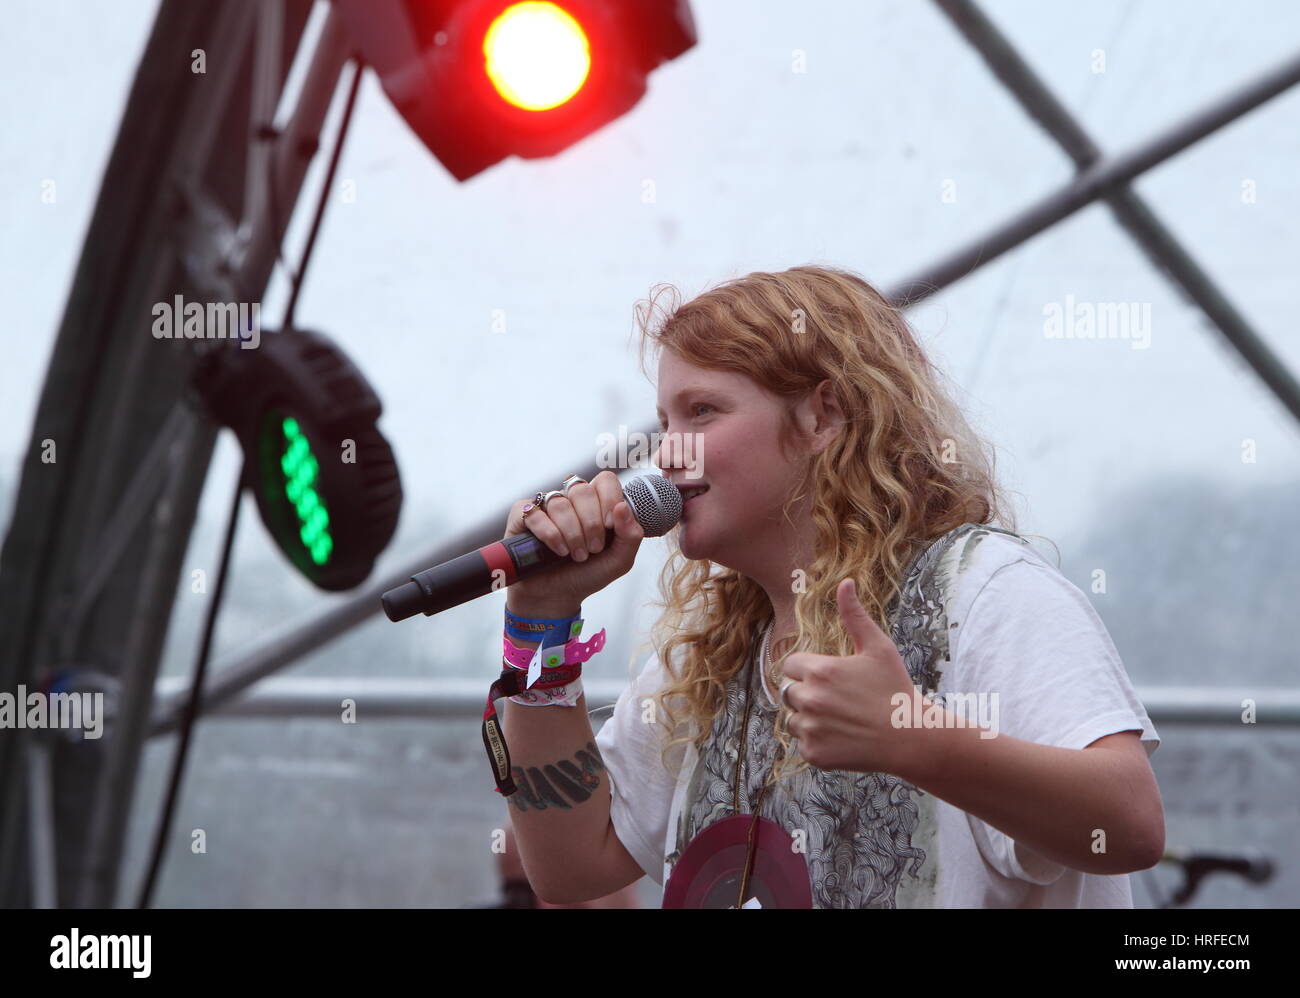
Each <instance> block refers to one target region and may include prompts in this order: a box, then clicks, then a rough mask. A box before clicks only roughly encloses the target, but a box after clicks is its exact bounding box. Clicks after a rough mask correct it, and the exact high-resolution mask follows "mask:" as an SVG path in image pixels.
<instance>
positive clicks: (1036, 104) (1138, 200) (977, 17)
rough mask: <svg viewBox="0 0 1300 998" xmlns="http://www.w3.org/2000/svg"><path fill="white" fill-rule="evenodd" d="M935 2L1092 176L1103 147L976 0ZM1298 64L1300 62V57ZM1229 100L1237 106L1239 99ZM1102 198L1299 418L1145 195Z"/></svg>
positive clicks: (1291, 379)
mask: <svg viewBox="0 0 1300 998" xmlns="http://www.w3.org/2000/svg"><path fill="white" fill-rule="evenodd" d="M935 3H936V4H938V6H939V7H940V9H942V10H943V12H944V13H945V14H947V15H948V17H949V18H950V19H951V20H952V22H953V24H955V25H956V27H957V29H958V30H959V31H960V32H961V33H962V35H963V36H964V37H965V38H966V40H967V41H968V42H970V44H971V46H972V47H973V48H974V49H975V51H977V52H978V53H979V54H980V55H981V56H982V57H983V59H984V61H985V63H987V64H988V67H989V69H991V70H992V71H993V73H994V75H995V76H997V78H998V79H999V80H1001V81H1002V83H1003V84H1005V86H1006V87H1007V89H1008V90H1010V91H1011V92H1012V94H1014V95H1015V97H1016V99H1017V100H1018V101H1019V102H1020V105H1021V107H1023V108H1024V109H1025V112H1026V113H1027V114H1029V116H1030V117H1032V118H1033V119H1034V120H1035V121H1037V122H1038V123H1039V124H1040V125H1042V126H1043V128H1044V129H1045V130H1046V131H1047V133H1048V134H1049V135H1050V136H1051V137H1052V138H1053V139H1055V140H1056V141H1057V142H1058V143H1059V144H1060V146H1061V148H1062V149H1064V150H1065V151H1066V153H1067V154H1068V155H1069V156H1070V158H1071V159H1072V160H1074V164H1075V166H1077V167H1078V168H1079V171H1080V173H1086V172H1087V171H1088V170H1089V169H1091V168H1092V167H1093V166H1094V165H1096V164H1097V163H1098V162H1099V161H1101V160H1102V158H1103V157H1102V151H1101V149H1100V148H1098V147H1097V145H1096V144H1095V143H1094V142H1093V141H1092V139H1091V138H1090V137H1089V136H1088V134H1087V132H1085V131H1084V129H1083V126H1082V125H1080V124H1079V122H1078V121H1077V120H1075V118H1074V116H1073V115H1071V114H1070V112H1069V111H1068V110H1067V109H1066V108H1065V106H1064V105H1063V104H1062V103H1061V102H1060V101H1058V100H1057V99H1056V97H1055V95H1054V94H1052V92H1051V91H1050V90H1048V88H1047V85H1046V84H1045V83H1044V82H1043V81H1042V80H1041V79H1040V78H1039V77H1038V75H1037V74H1035V73H1034V71H1033V69H1032V68H1031V67H1030V66H1029V64H1028V63H1027V62H1025V60H1024V59H1023V58H1021V56H1020V53H1019V52H1017V51H1016V50H1015V48H1014V47H1012V45H1011V43H1010V41H1008V40H1007V38H1006V36H1005V35H1003V34H1002V33H1001V32H1000V31H999V30H998V28H997V26H996V25H995V24H994V23H993V22H992V21H990V20H989V19H988V17H986V16H985V15H984V13H983V12H982V11H981V10H980V9H979V8H978V7H977V6H976V5H975V4H974V3H973V2H972V0H935ZM1296 65H1297V67H1300V62H1297V63H1296ZM1287 78H1288V74H1286V73H1280V74H1278V73H1274V74H1271V75H1270V77H1268V78H1267V79H1269V80H1271V81H1272V83H1271V84H1270V85H1269V86H1265V87H1263V88H1261V89H1260V91H1259V92H1260V93H1265V94H1267V93H1268V92H1269V90H1270V89H1271V86H1272V85H1276V83H1277V82H1278V81H1281V80H1286V79H1287ZM1257 86H1258V84H1257ZM1265 99H1267V98H1265ZM1225 104H1226V105H1228V106H1232V105H1233V102H1232V101H1227V102H1225ZM1242 113H1244V112H1242ZM1103 196H1104V199H1105V201H1106V202H1107V203H1108V204H1109V205H1110V208H1111V210H1112V211H1113V212H1114V214H1115V217H1116V219H1117V220H1118V221H1119V224H1120V225H1121V226H1122V227H1123V228H1124V229H1125V230H1126V231H1127V232H1128V233H1129V234H1130V235H1131V236H1132V237H1133V238H1134V239H1135V240H1136V241H1137V243H1138V245H1139V246H1140V247H1141V248H1142V250H1143V251H1144V252H1145V253H1146V255H1147V258H1148V259H1149V260H1150V261H1151V262H1152V263H1153V264H1154V265H1155V267H1156V269H1157V270H1159V271H1161V272H1163V273H1164V274H1166V275H1167V276H1168V277H1169V278H1170V279H1171V280H1172V281H1173V282H1174V284H1175V285H1176V286H1177V287H1178V288H1179V289H1180V290H1181V291H1182V292H1183V293H1184V294H1185V295H1186V297H1187V298H1188V299H1190V300H1191V301H1192V302H1194V303H1195V304H1196V305H1197V306H1199V307H1200V309H1201V310H1202V311H1203V312H1205V314H1206V315H1208V316H1209V317H1210V319H1211V321H1213V322H1214V324H1215V326H1217V327H1218V329H1219V330H1220V331H1221V332H1222V333H1223V335H1224V337H1225V338H1226V339H1227V341H1228V343H1230V344H1231V345H1232V346H1233V347H1234V348H1235V349H1236V350H1237V352H1238V353H1239V354H1240V355H1241V356H1242V358H1243V359H1245V361H1246V363H1247V364H1249V365H1250V366H1251V367H1252V368H1253V369H1254V371H1255V373H1256V374H1258V375H1259V377H1260V380H1262V381H1263V382H1264V384H1266V385H1267V386H1268V387H1269V388H1270V389H1271V390H1272V391H1273V393H1274V394H1275V395H1276V396H1277V397H1278V398H1279V399H1280V400H1281V401H1282V404H1283V405H1285V406H1286V407H1287V409H1289V410H1290V411H1291V415H1292V416H1294V417H1295V418H1296V419H1297V420H1300V383H1298V382H1297V381H1296V378H1295V376H1294V375H1293V374H1292V373H1291V372H1290V371H1289V370H1288V369H1287V367H1286V365H1285V364H1284V363H1283V362H1282V360H1281V359H1280V358H1279V357H1278V356H1277V354H1276V353H1274V352H1273V351H1272V350H1271V349H1270V348H1269V347H1268V345H1267V344H1266V343H1265V342H1264V340H1263V339H1262V338H1261V337H1260V336H1259V334H1258V333H1256V332H1255V330H1254V329H1252V328H1251V327H1250V324H1249V323H1247V322H1246V319H1245V318H1244V317H1243V316H1242V314H1241V313H1240V312H1239V311H1238V310H1237V309H1236V307H1235V306H1234V305H1233V304H1232V303H1231V302H1230V301H1229V300H1228V297H1227V295H1225V294H1224V293H1223V292H1222V291H1220V290H1219V288H1218V287H1217V286H1216V285H1215V283H1214V281H1213V280H1211V278H1210V276H1209V274H1207V273H1206V272H1205V271H1204V270H1203V269H1202V268H1201V267H1200V266H1199V265H1198V264H1197V263H1196V261H1195V260H1194V259H1193V258H1192V255H1191V254H1190V253H1189V252H1187V251H1186V250H1185V249H1184V248H1183V247H1182V246H1181V245H1180V244H1179V242H1178V240H1177V239H1175V238H1174V235H1173V233H1172V232H1170V231H1169V229H1168V228H1167V227H1166V226H1165V225H1164V224H1163V223H1162V222H1161V221H1160V220H1159V218H1157V217H1156V214H1155V212H1154V211H1152V210H1151V208H1150V207H1149V206H1148V205H1147V203H1146V202H1145V201H1144V200H1143V199H1142V197H1141V196H1140V195H1139V194H1138V193H1137V192H1136V191H1135V190H1133V188H1132V187H1131V186H1130V185H1129V184H1128V183H1127V182H1123V183H1118V184H1116V185H1115V186H1114V187H1112V188H1110V189H1109V190H1106V191H1104V192H1103Z"/></svg>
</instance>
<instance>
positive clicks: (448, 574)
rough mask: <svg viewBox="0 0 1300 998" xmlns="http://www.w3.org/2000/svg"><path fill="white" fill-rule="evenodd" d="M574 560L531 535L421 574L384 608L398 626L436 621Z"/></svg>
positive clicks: (610, 538) (608, 537)
mask: <svg viewBox="0 0 1300 998" xmlns="http://www.w3.org/2000/svg"><path fill="white" fill-rule="evenodd" d="M614 537H615V531H614V528H613V527H606V528H605V547H606V548H608V547H609V546H610V545H611V544H613V543H614ZM568 560H570V556H569V555H559V554H556V553H555V552H554V551H552V550H551V549H550V548H549V547H547V546H546V545H545V544H544V543H542V541H540V540H538V539H537V537H536V536H534V535H533V533H532V532H531V531H528V530H525V531H524V532H523V533H519V534H512V535H510V536H509V537H503V538H502V539H501V540H499V541H493V542H492V543H491V544H488V545H485V546H484V547H481V548H479V549H478V550H476V551H470V552H468V553H467V554H463V555H461V556H460V557H458V558H453V559H452V560H451V561H445V562H443V563H442V564H441V565H435V566H434V567H433V568H427V569H425V570H424V571H423V572H418V573H417V574H415V575H412V576H411V581H410V582H407V583H405V584H404V585H400V586H398V587H397V588H396V589H390V590H389V591H388V592H386V593H384V595H383V598H382V600H381V602H382V603H383V605H384V613H386V614H387V615H388V619H389V620H392V621H398V620H405V619H406V618H407V617H413V616H415V615H416V614H417V613H423V614H424V615H425V616H426V617H432V616H433V615H434V614H435V613H441V612H442V611H443V610H449V609H451V607H453V606H460V605H461V604H462V603H468V602H469V601H470V600H472V599H478V598H479V597H480V596H486V595H487V594H488V593H490V592H492V591H493V590H494V589H503V588H505V587H507V586H509V585H512V584H513V583H515V582H516V581H518V580H519V579H525V578H527V577H528V576H530V575H534V574H536V573H537V572H540V571H542V570H544V569H546V568H549V567H550V566H551V565H554V564H555V563H557V562H561V561H568Z"/></svg>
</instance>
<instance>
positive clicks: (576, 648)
mask: <svg viewBox="0 0 1300 998" xmlns="http://www.w3.org/2000/svg"><path fill="white" fill-rule="evenodd" d="M502 641H503V642H504V645H505V656H504V657H505V662H506V664H507V665H509V666H510V667H511V668H514V669H520V670H525V669H527V668H528V666H529V664H530V663H531V662H532V661H533V655H534V654H536V649H534V648H520V647H519V646H518V645H516V644H515V643H514V642H513V641H511V640H510V639H509V638H508V637H503V638H502ZM604 647H605V629H604V628H603V627H602V628H601V629H600V631H599V633H597V634H596V636H595V637H593V638H592V639H591V640H590V641H579V640H578V639H577V638H574V639H572V640H571V641H569V642H568V643H567V644H563V645H551V646H550V647H549V648H544V649H543V650H542V668H543V669H555V668H559V667H560V666H562V665H580V664H582V663H583V662H585V661H587V659H589V658H591V656H592V655H594V654H596V652H598V651H600V650H601V649H602V648H604Z"/></svg>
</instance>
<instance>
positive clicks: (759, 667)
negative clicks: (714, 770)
mask: <svg viewBox="0 0 1300 998" xmlns="http://www.w3.org/2000/svg"><path fill="white" fill-rule="evenodd" d="M775 628H776V620H775V619H773V621H772V623H770V624H769V625H768V626H767V630H766V631H765V632H764V633H763V640H762V643H761V644H760V645H759V650H758V654H756V655H754V654H751V655H750V657H749V671H748V672H747V673H746V676H745V719H744V720H743V721H742V722H741V727H740V745H739V748H738V749H737V751H736V784H735V789H734V790H733V792H732V797H731V809H732V816H733V817H735V816H738V815H739V814H740V764H741V762H742V761H744V759H745V744H746V742H747V741H748V740H749V712H750V708H751V707H752V706H753V703H754V672H755V671H758V672H759V673H760V675H761V676H763V677H766V676H767V663H768V646H769V645H770V643H771V639H772V632H773V630H775ZM776 762H777V760H776V759H773V760H772V769H775V768H776ZM771 775H772V773H771V770H769V771H768V776H769V777H770V776H771ZM768 782H769V781H766V780H765V781H764V782H763V787H762V789H760V790H759V792H758V800H757V801H756V802H755V803H754V810H753V815H754V817H753V820H752V821H751V822H750V823H749V837H748V839H747V840H746V848H745V870H744V872H743V873H742V874H741V877H740V893H739V895H738V896H737V898H736V907H737V908H740V907H742V906H743V905H744V903H745V890H746V889H747V888H748V887H749V875H750V873H751V872H753V869H754V843H755V838H754V832H755V830H756V829H757V827H758V822H759V816H758V812H759V809H760V808H761V807H762V806H763V797H764V795H765V794H766V793H767V787H768Z"/></svg>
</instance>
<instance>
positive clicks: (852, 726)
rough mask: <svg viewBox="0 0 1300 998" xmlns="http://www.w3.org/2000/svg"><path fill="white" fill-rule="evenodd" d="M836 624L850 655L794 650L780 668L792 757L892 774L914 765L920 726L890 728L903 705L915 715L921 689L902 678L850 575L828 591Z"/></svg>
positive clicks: (902, 671) (827, 767)
mask: <svg viewBox="0 0 1300 998" xmlns="http://www.w3.org/2000/svg"><path fill="white" fill-rule="evenodd" d="M835 596H836V599H837V600H838V601H839V609H840V619H841V620H843V621H844V626H845V628H846V629H847V630H848V632H849V634H850V636H851V637H852V638H853V648H854V653H853V654H852V655H818V654H816V653H813V652H795V653H793V654H791V655H788V656H787V657H786V659H785V661H784V663H783V664H782V668H783V671H784V672H785V675H786V677H787V679H786V680H785V681H784V682H783V683H782V684H781V689H782V691H783V695H782V699H783V700H784V702H785V704H786V706H787V707H789V709H790V718H789V722H788V728H789V731H790V734H791V735H793V736H794V737H795V738H797V739H798V740H799V754H800V755H801V756H802V757H803V758H804V759H805V760H806V761H807V762H808V763H809V764H810V765H813V766H816V767H817V768H818V769H825V770H847V771H850V772H858V773H892V774H894V775H896V776H902V775H903V773H902V772H900V770H903V769H909V770H910V768H911V767H910V766H909V765H908V764H909V762H911V763H915V762H916V761H917V755H918V750H919V745H918V743H917V737H918V736H923V729H918V728H915V727H896V726H895V725H894V724H893V723H892V722H891V718H892V717H893V716H894V715H895V714H896V712H897V711H898V710H899V708H900V707H905V708H906V711H907V714H906V716H907V717H908V718H911V717H913V716H915V715H914V713H913V712H914V711H915V710H916V706H915V703H916V701H917V700H922V706H924V700H923V699H922V697H921V691H920V690H919V689H918V688H917V687H916V684H915V683H913V682H912V677H911V676H909V675H908V672H907V667H906V666H905V665H904V664H903V658H902V656H901V655H899V653H898V649H897V648H896V647H895V646H894V642H893V641H892V640H891V639H890V638H889V636H888V635H886V634H885V633H884V632H883V631H882V630H881V629H880V628H879V627H878V626H877V625H876V622H875V621H874V620H872V619H871V615H870V614H869V613H867V611H866V609H865V608H864V607H863V606H862V603H861V601H859V599H858V592H857V587H856V585H855V583H854V582H853V580H852V579H851V578H849V579H845V580H843V581H842V582H841V583H840V585H839V588H838V589H837V590H836V591H835Z"/></svg>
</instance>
